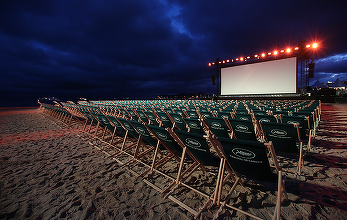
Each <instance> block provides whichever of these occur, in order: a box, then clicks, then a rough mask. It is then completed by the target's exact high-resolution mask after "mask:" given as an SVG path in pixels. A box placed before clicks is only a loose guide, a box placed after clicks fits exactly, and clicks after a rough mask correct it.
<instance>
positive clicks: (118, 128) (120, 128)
mask: <svg viewBox="0 0 347 220" xmlns="http://www.w3.org/2000/svg"><path fill="white" fill-rule="evenodd" d="M106 117H107V118H108V119H109V120H110V121H111V122H112V124H113V125H114V126H115V127H116V131H118V132H117V135H118V136H120V137H124V136H125V133H126V131H125V130H124V128H123V126H122V125H121V124H120V123H119V121H118V120H117V119H116V118H115V117H114V116H112V115H107V116H106Z"/></svg>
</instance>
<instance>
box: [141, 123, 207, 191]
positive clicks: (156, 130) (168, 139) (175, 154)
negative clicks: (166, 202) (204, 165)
mask: <svg viewBox="0 0 347 220" xmlns="http://www.w3.org/2000/svg"><path fill="white" fill-rule="evenodd" d="M145 127H146V128H147V129H148V131H149V132H150V133H151V134H152V135H153V136H154V137H155V138H156V139H157V140H158V143H157V148H156V152H155V155H154V157H153V162H152V166H151V168H150V170H148V171H155V172H159V173H161V174H162V175H164V176H165V177H167V178H169V179H171V180H172V182H171V184H169V186H166V187H165V189H158V187H155V186H154V185H153V184H149V185H151V186H152V187H153V188H155V189H157V190H158V191H160V192H161V193H166V192H168V191H170V190H171V189H172V187H174V186H175V185H178V184H179V183H180V181H183V180H184V179H185V178H187V177H189V176H190V175H191V173H192V172H194V171H195V170H196V169H197V168H199V166H200V163H199V162H198V160H197V159H195V157H194V156H193V155H192V154H191V153H190V152H189V151H188V152H187V150H185V149H183V148H182V147H181V146H180V145H179V144H178V143H177V142H176V141H175V139H174V138H173V137H172V135H171V134H170V132H169V130H170V131H171V129H169V128H163V127H158V126H153V125H145ZM160 146H162V147H164V148H165V149H166V150H167V151H168V152H169V154H167V156H164V157H163V158H162V159H160V160H158V159H159V158H158V157H157V155H158V154H157V152H158V150H159V147H160ZM186 155H188V158H191V160H192V163H190V165H189V164H185V163H186V162H185V159H187V158H186ZM172 158H174V159H175V160H176V162H178V163H179V168H178V170H177V173H176V176H172V175H171V176H170V175H169V174H168V173H165V172H164V171H161V169H162V168H163V165H164V164H165V163H167V162H168V161H169V160H171V159H172ZM157 160H158V161H157ZM185 165H186V166H185ZM184 167H186V169H184ZM146 183H148V182H146Z"/></svg>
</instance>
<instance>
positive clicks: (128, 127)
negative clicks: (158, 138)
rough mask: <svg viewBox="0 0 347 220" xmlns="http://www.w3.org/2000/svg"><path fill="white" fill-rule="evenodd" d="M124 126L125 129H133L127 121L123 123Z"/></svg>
mask: <svg viewBox="0 0 347 220" xmlns="http://www.w3.org/2000/svg"><path fill="white" fill-rule="evenodd" d="M124 127H125V128H126V129H128V130H130V131H132V130H133V129H132V127H131V125H129V124H128V123H124Z"/></svg>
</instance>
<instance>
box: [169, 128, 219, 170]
mask: <svg viewBox="0 0 347 220" xmlns="http://www.w3.org/2000/svg"><path fill="white" fill-rule="evenodd" d="M174 132H175V133H176V134H177V135H178V137H179V139H180V140H181V141H182V142H181V143H183V144H184V146H185V147H187V149H188V150H189V151H190V152H191V153H192V154H193V155H194V157H195V158H197V159H198V160H199V161H200V162H201V163H202V164H203V165H205V166H215V167H218V166H219V161H218V159H217V158H216V157H215V156H214V155H213V154H212V153H211V151H210V147H209V145H208V144H207V141H206V139H205V138H204V136H203V135H201V134H195V133H191V132H185V131H180V130H175V131H174ZM176 141H177V140H176ZM178 143H179V144H180V141H179V140H178ZM184 146H182V147H184Z"/></svg>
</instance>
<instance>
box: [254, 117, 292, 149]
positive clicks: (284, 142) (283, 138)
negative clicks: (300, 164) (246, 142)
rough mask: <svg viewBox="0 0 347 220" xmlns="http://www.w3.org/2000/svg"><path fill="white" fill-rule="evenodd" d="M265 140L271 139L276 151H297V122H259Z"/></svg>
mask: <svg viewBox="0 0 347 220" xmlns="http://www.w3.org/2000/svg"><path fill="white" fill-rule="evenodd" d="M261 126H262V130H263V132H264V135H265V138H266V140H267V141H272V143H273V146H274V148H275V150H276V151H279V152H286V153H299V148H298V147H297V145H296V142H297V140H298V139H299V136H298V132H299V128H298V125H297V124H284V123H273V122H264V123H261Z"/></svg>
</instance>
